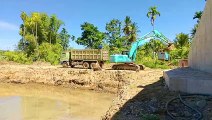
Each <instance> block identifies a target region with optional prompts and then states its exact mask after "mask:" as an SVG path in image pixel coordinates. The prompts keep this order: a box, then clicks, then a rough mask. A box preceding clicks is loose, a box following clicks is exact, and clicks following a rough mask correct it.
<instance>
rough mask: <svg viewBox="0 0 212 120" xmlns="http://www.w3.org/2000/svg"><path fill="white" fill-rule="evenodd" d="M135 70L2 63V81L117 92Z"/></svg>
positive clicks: (129, 79) (0, 70) (0, 72)
mask: <svg viewBox="0 0 212 120" xmlns="http://www.w3.org/2000/svg"><path fill="white" fill-rule="evenodd" d="M133 73H135V72H134V71H114V70H102V71H93V70H90V69H80V68H75V69H74V68H61V66H40V65H1V66H0V82H13V83H29V82H33V83H43V84H52V85H63V86H69V87H81V88H88V89H94V90H104V91H109V92H117V91H118V89H120V88H121V87H122V86H123V85H124V84H129V82H130V81H131V78H133V76H131V74H133Z"/></svg>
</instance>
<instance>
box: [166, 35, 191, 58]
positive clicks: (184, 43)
mask: <svg viewBox="0 0 212 120" xmlns="http://www.w3.org/2000/svg"><path fill="white" fill-rule="evenodd" d="M174 46H175V49H174V50H172V51H171V52H170V55H171V58H172V59H185V58H188V54H189V49H190V38H189V35H188V34H184V33H180V34H178V35H177V36H176V38H175V40H174Z"/></svg>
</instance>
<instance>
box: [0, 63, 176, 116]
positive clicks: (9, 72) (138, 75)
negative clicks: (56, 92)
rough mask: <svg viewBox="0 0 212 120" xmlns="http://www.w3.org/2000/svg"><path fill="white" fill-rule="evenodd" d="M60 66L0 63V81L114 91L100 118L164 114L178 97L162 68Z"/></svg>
mask: <svg viewBox="0 0 212 120" xmlns="http://www.w3.org/2000/svg"><path fill="white" fill-rule="evenodd" d="M110 68H111V66H110V65H108V66H105V69H104V70H102V71H93V70H89V69H80V68H62V67H61V66H51V65H43V64H39V65H36V64H34V65H15V64H14V65H11V64H9V65H0V83H15V84H27V83H38V84H47V85H54V86H59V87H67V88H77V89H88V90H97V91H102V92H110V93H114V94H116V97H115V99H114V100H113V103H112V105H111V107H110V108H109V110H108V111H107V112H106V114H105V115H102V119H103V120H110V119H114V120H116V119H129V120H130V119H134V120H136V119H141V118H142V117H143V116H144V115H145V114H155V115H158V116H159V117H160V118H161V119H163V118H164V117H165V114H166V111H165V104H166V102H167V101H168V100H169V99H171V98H173V97H174V96H177V93H175V92H170V91H169V90H168V89H167V88H166V87H165V83H164V81H163V80H162V79H161V77H162V75H163V70H161V69H149V68H146V69H145V70H142V71H140V72H135V71H127V70H125V71H124V70H111V69H110Z"/></svg>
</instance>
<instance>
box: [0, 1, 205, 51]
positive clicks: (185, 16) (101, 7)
mask: <svg viewBox="0 0 212 120" xmlns="http://www.w3.org/2000/svg"><path fill="white" fill-rule="evenodd" d="M150 6H158V10H159V11H160V13H161V17H159V18H157V20H156V23H155V26H156V27H155V28H156V29H157V30H159V31H160V32H162V33H163V34H164V35H165V36H167V37H168V38H169V39H171V40H173V39H174V38H175V35H176V34H178V33H180V32H184V33H190V30H191V29H192V27H193V25H194V24H195V23H196V21H195V20H193V19H192V18H193V15H194V13H195V12H196V11H199V10H203V9H204V6H205V1H204V0H61V1H59V0H1V1H0V8H1V10H0V49H3V50H7V49H9V50H12V49H14V48H15V46H16V45H17V43H18V41H19V39H20V38H21V37H20V36H19V34H18V32H19V30H18V29H19V25H20V24H21V23H22V21H21V19H20V13H21V11H25V12H27V13H30V12H45V13H47V14H49V15H51V14H56V15H57V16H58V18H59V19H61V20H62V21H64V22H65V28H66V29H67V30H68V32H69V33H70V34H71V35H75V36H76V37H79V36H80V35H81V29H80V25H81V24H82V23H84V22H90V23H92V24H94V25H96V26H97V27H98V28H99V30H100V31H103V32H104V31H105V24H106V22H109V21H110V20H111V19H113V18H116V19H120V20H124V18H125V16H130V17H131V18H132V20H133V21H134V22H136V23H138V26H139V28H140V31H141V32H140V33H139V36H142V35H144V34H146V33H148V32H150V31H151V30H152V27H151V24H150V20H149V19H148V18H147V17H146V13H147V11H148V8H149V7H150ZM70 46H71V47H74V48H83V46H79V45H77V44H76V43H74V42H70Z"/></svg>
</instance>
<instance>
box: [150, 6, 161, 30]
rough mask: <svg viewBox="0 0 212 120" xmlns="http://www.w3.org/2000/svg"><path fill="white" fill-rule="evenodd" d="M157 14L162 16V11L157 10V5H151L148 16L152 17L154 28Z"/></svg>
mask: <svg viewBox="0 0 212 120" xmlns="http://www.w3.org/2000/svg"><path fill="white" fill-rule="evenodd" d="M157 16H160V12H159V11H158V10H157V7H156V6H153V7H150V8H149V11H148V13H147V17H148V18H150V20H151V24H152V26H153V29H154V24H155V19H156V17H157Z"/></svg>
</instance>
